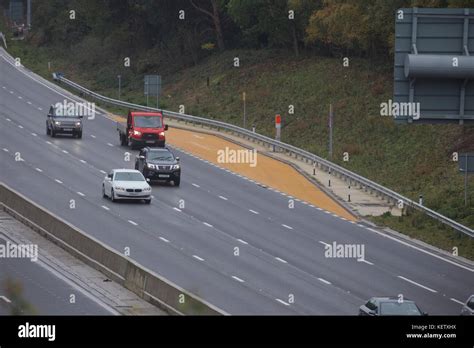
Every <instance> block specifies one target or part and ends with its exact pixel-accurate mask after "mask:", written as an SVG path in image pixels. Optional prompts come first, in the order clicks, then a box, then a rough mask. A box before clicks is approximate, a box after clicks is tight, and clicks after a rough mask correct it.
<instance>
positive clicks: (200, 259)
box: [193, 255, 204, 261]
mask: <svg viewBox="0 0 474 348" xmlns="http://www.w3.org/2000/svg"><path fill="white" fill-rule="evenodd" d="M193 257H194V258H195V259H196V260H199V261H204V259H203V258H202V257H199V256H197V255H193Z"/></svg>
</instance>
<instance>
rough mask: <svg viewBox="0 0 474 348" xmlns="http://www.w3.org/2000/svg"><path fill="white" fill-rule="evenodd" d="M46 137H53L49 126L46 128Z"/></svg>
mask: <svg viewBox="0 0 474 348" xmlns="http://www.w3.org/2000/svg"><path fill="white" fill-rule="evenodd" d="M46 135H51V131H50V130H49V127H48V126H46Z"/></svg>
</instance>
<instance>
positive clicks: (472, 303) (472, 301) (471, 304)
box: [461, 295, 474, 315]
mask: <svg viewBox="0 0 474 348" xmlns="http://www.w3.org/2000/svg"><path fill="white" fill-rule="evenodd" d="M461 315H474V295H471V296H470V297H469V298H468V299H467V301H466V303H465V304H464V306H463V307H462V309H461Z"/></svg>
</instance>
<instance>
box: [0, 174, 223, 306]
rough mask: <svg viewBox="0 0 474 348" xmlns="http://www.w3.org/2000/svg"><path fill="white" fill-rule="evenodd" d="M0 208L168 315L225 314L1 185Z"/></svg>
mask: <svg viewBox="0 0 474 348" xmlns="http://www.w3.org/2000/svg"><path fill="white" fill-rule="evenodd" d="M0 207H1V209H2V210H5V211H6V212H8V213H9V214H11V215H13V216H14V217H15V218H17V219H18V220H20V221H22V222H23V223H25V224H26V225H28V226H29V227H31V228H32V229H33V230H35V231H36V232H38V233H40V234H41V235H43V236H44V237H45V238H47V239H49V240H51V241H52V242H54V243H55V244H57V245H59V246H60V247H62V248H63V249H65V250H66V251H68V252H69V253H70V254H72V255H74V256H75V257H77V258H78V259H80V260H81V261H83V262H85V263H87V264H88V265H89V266H91V267H93V268H95V269H97V270H98V271H100V272H102V273H103V274H105V275H106V276H107V277H108V278H110V279H112V280H114V281H116V282H117V283H119V284H121V285H122V286H124V287H125V288H127V289H129V290H131V291H133V292H134V293H136V294H137V295H138V296H140V297H141V298H143V299H144V300H146V301H148V302H150V303H152V304H154V305H156V306H158V307H159V308H162V309H163V310H165V311H166V312H168V313H170V314H178V315H181V314H188V315H226V314H227V313H225V312H224V311H222V310H221V309H219V308H217V307H215V306H213V305H212V304H210V303H207V302H206V301H204V300H203V299H201V298H199V297H197V296H195V295H193V294H191V293H190V292H188V291H186V290H184V289H182V288H181V287H179V286H178V285H176V284H174V283H172V282H170V281H169V280H167V279H165V278H163V277H161V276H159V275H158V274H156V273H154V272H152V271H151V270H149V269H147V268H145V267H143V266H141V265H140V264H138V263H137V262H135V261H133V260H132V259H130V258H128V257H126V256H124V255H122V254H120V253H118V252H116V251H115V250H113V249H111V248H110V247H108V246H107V245H105V244H104V243H102V242H100V241H98V240H97V239H95V238H93V237H91V236H89V235H87V233H85V232H84V231H81V230H80V229H78V228H76V227H74V226H72V225H71V224H69V223H68V222H66V221H64V220H63V219H61V218H60V217H58V216H56V215H55V214H54V213H52V212H50V211H48V210H46V209H45V208H43V207H41V206H39V205H38V204H36V203H34V202H33V201H31V200H29V199H28V198H26V197H25V196H23V195H22V194H20V193H19V192H17V191H15V190H14V189H12V188H11V187H9V186H7V185H5V184H4V183H1V182H0Z"/></svg>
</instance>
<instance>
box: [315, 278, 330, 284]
mask: <svg viewBox="0 0 474 348" xmlns="http://www.w3.org/2000/svg"><path fill="white" fill-rule="evenodd" d="M318 280H319V281H320V282H323V283H324V284H328V285H331V282H329V281H327V280H326V279H323V278H318Z"/></svg>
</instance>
